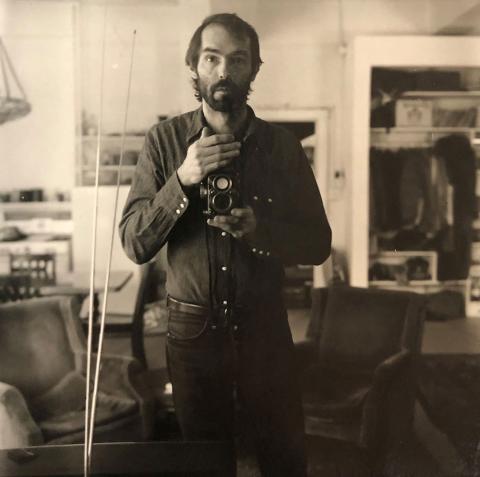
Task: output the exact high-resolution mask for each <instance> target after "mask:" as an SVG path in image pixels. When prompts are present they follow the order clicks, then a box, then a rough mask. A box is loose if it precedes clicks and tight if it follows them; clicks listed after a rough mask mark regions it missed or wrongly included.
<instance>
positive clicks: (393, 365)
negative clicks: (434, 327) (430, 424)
mask: <svg viewBox="0 0 480 477" xmlns="http://www.w3.org/2000/svg"><path fill="white" fill-rule="evenodd" d="M312 302H313V303H312V317H311V321H310V324H309V328H308V330H307V338H308V339H307V341H305V342H303V343H300V344H299V345H298V348H297V352H298V358H299V364H300V366H301V373H302V392H303V405H304V412H305V427H306V432H307V434H312V435H319V436H323V437H328V438H333V439H339V440H342V441H347V442H350V443H354V444H356V445H357V446H359V447H361V448H364V449H367V450H368V451H370V452H372V453H374V454H377V453H384V452H386V451H387V450H388V449H389V448H391V447H393V446H394V445H398V444H400V443H401V442H402V441H403V440H405V439H406V438H407V437H408V436H409V433H410V432H411V430H412V424H413V411H414V402H415V392H416V383H415V359H416V357H417V356H418V354H419V352H420V348H421V340H422V334H423V321H424V308H425V307H424V299H423V297H422V296H421V295H417V294H414V293H410V292H401V291H390V290H380V289H371V288H370V289H366V288H354V287H350V286H346V285H337V286H332V287H329V288H323V289H314V290H313V292H312Z"/></svg>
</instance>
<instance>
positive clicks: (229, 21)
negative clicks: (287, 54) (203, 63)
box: [185, 13, 263, 101]
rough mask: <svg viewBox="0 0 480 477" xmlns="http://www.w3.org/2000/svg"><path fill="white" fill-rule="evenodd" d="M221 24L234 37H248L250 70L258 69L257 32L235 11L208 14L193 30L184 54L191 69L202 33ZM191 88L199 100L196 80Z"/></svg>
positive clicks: (199, 45)
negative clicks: (211, 26)
mask: <svg viewBox="0 0 480 477" xmlns="http://www.w3.org/2000/svg"><path fill="white" fill-rule="evenodd" d="M212 24H215V25H221V26H223V27H224V28H225V29H226V30H227V31H228V32H229V33H231V34H232V35H233V36H234V37H235V38H245V37H247V38H249V39H250V57H251V61H252V72H257V71H258V70H259V69H260V65H261V64H262V63H263V61H262V59H261V58H260V43H259V40H258V34H257V32H256V31H255V29H254V28H253V27H252V25H250V24H249V23H247V22H246V21H245V20H242V19H241V18H240V17H239V16H238V15H236V14H235V13H216V14H214V15H210V16H208V17H207V18H205V20H203V22H202V24H201V25H200V26H199V27H198V28H197V29H196V30H195V33H194V34H193V36H192V38H191V39H190V43H189V45H188V49H187V53H186V54H185V63H186V65H187V66H188V67H190V68H191V69H192V70H195V71H196V69H197V65H198V58H199V56H200V48H201V46H202V33H203V30H205V28H207V27H208V26H209V25H212ZM192 82H193V88H194V90H195V97H196V98H197V99H198V100H199V101H201V97H200V91H199V88H198V80H196V79H193V81H192Z"/></svg>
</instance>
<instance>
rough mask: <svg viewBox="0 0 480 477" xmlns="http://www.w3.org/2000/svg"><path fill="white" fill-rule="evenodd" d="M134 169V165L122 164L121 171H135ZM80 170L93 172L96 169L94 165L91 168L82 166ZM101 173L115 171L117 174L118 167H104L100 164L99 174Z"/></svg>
mask: <svg viewBox="0 0 480 477" xmlns="http://www.w3.org/2000/svg"><path fill="white" fill-rule="evenodd" d="M135 167H136V166H134V165H131V164H125V165H124V164H122V169H121V170H122V171H124V170H131V171H133V170H135ZM81 168H82V171H87V172H95V170H96V168H95V164H92V165H91V166H87V165H83V166H81ZM102 171H115V172H117V171H118V165H105V166H102V165H101V164H100V172H102Z"/></svg>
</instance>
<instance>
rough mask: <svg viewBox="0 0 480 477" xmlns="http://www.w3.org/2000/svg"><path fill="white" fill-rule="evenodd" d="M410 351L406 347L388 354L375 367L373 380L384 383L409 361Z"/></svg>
mask: <svg viewBox="0 0 480 477" xmlns="http://www.w3.org/2000/svg"><path fill="white" fill-rule="evenodd" d="M411 359H412V353H411V352H410V351H409V350H407V349H402V350H401V351H399V352H398V353H396V354H394V355H392V356H389V357H388V358H387V359H385V360H384V361H382V362H381V363H380V364H379V365H378V366H377V367H376V369H375V372H374V375H373V380H374V382H378V383H386V382H387V381H389V380H390V379H391V378H392V377H393V376H394V375H395V374H396V373H397V372H398V371H399V370H400V369H401V368H403V367H404V366H407V365H408V364H409V363H411Z"/></svg>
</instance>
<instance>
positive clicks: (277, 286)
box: [119, 108, 331, 307]
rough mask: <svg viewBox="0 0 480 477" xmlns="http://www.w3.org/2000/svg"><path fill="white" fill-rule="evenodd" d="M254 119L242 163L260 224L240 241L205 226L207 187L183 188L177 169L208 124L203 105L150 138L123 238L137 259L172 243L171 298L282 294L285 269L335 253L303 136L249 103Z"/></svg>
mask: <svg viewBox="0 0 480 477" xmlns="http://www.w3.org/2000/svg"><path fill="white" fill-rule="evenodd" d="M249 118H250V119H249V123H248V126H247V129H246V132H245V135H244V137H243V139H242V141H241V142H242V145H241V150H240V156H239V157H237V158H235V159H234V161H235V165H236V167H237V168H238V170H239V171H240V184H241V186H240V189H241V201H242V206H243V207H247V206H250V207H251V208H252V209H253V212H254V214H255V217H256V221H257V226H256V229H255V231H254V232H253V233H251V234H249V235H248V238H242V239H235V238H233V237H232V236H231V235H230V234H228V233H226V232H223V231H222V230H220V229H219V228H216V227H213V226H210V225H207V222H206V221H207V218H206V216H205V214H204V213H203V210H204V209H205V199H203V198H201V197H200V193H199V187H193V188H188V189H187V188H183V187H182V185H181V184H180V182H179V179H178V176H177V173H176V171H177V169H178V168H179V167H180V165H181V164H182V163H183V161H184V160H185V158H186V156H187V150H188V148H189V146H190V145H191V144H192V143H193V142H195V141H196V140H198V138H199V137H200V135H201V131H202V128H203V127H205V126H207V123H206V120H205V117H204V115H203V112H202V108H199V109H197V110H195V111H192V112H188V113H185V114H182V115H180V116H176V117H173V118H170V119H167V120H165V121H162V122H160V123H158V124H156V125H155V126H153V127H152V128H151V129H150V130H149V131H148V133H147V135H146V138H145V143H144V146H143V149H142V151H141V153H140V155H139V160H138V163H137V166H136V169H135V174H134V177H133V181H132V186H131V188H130V192H129V195H128V198H127V201H126V204H125V207H124V210H123V216H122V219H121V221H120V226H119V227H120V236H121V241H122V244H123V247H124V249H125V252H126V253H127V255H128V256H129V257H130V258H131V259H132V260H133V261H134V262H136V263H145V262H147V261H149V260H151V259H152V258H153V257H155V255H156V254H157V253H158V252H159V250H160V249H161V248H162V247H163V246H164V245H167V254H166V256H167V260H166V262H167V264H166V268H167V284H166V287H167V293H168V294H169V295H170V296H172V297H173V298H176V299H178V300H181V301H185V302H188V303H194V304H200V305H206V306H211V307H218V306H227V304H228V305H229V306H230V305H235V306H247V305H249V304H251V303H252V300H258V299H262V298H265V297H268V296H270V297H272V298H274V297H279V296H280V295H279V293H281V289H282V285H283V279H284V270H283V266H284V265H292V264H320V263H322V262H323V261H324V260H325V259H326V258H327V257H328V256H329V254H330V244H331V230H330V227H329V224H328V221H327V217H326V214H325V210H324V207H323V203H322V199H321V196H320V192H319V190H318V187H317V184H316V181H315V178H314V175H313V172H312V169H311V167H310V165H309V163H308V160H307V158H306V156H305V153H304V151H303V148H302V146H301V144H300V142H299V140H298V139H297V138H296V137H295V136H294V135H293V134H292V133H291V132H290V131H288V130H286V129H284V128H281V127H279V126H275V125H272V124H269V123H267V122H265V121H263V120H261V119H259V118H257V117H256V116H255V114H254V113H253V111H252V110H251V109H250V108H249ZM274 299H275V298H274Z"/></svg>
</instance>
